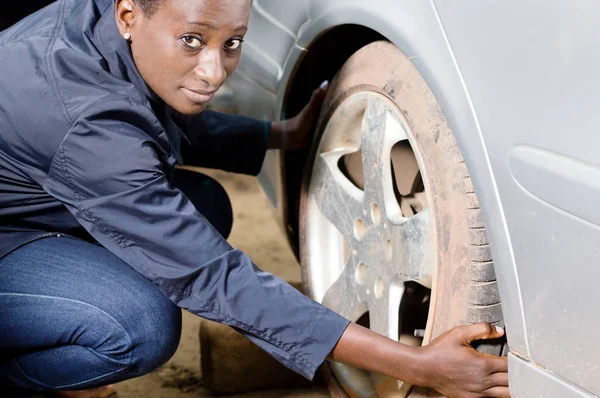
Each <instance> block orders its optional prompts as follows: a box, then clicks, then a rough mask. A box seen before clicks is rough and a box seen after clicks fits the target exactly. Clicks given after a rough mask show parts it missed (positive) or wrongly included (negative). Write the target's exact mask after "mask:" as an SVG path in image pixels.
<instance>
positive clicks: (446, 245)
mask: <svg viewBox="0 0 600 398" xmlns="http://www.w3.org/2000/svg"><path fill="white" fill-rule="evenodd" d="M389 137H391V138H389ZM403 137H405V139H404V138H403ZM397 140H399V141H397ZM408 144H410V145H408ZM398 148H400V152H398V150H397V149H398ZM407 148H408V150H407ZM390 149H393V151H394V154H392V153H391V152H390ZM411 150H412V154H413V155H412V156H414V161H411V160H410V159H409V160H408V161H407V162H404V163H402V162H399V164H400V166H398V167H397V166H396V163H395V161H396V160H397V159H396V158H394V156H395V154H397V153H400V155H398V158H402V156H408V157H407V158H406V159H408V158H410V154H408V153H409V152H411ZM388 152H389V153H388ZM356 154H359V156H358V159H360V160H356V159H357V157H356V156H355V164H356V161H358V163H360V164H361V167H362V170H360V172H359V173H358V174H361V175H362V181H357V180H360V179H361V176H358V177H356V173H357V171H356V167H355V168H354V169H355V170H354V176H353V175H352V172H351V171H349V170H347V168H348V167H347V166H348V163H349V162H351V160H348V159H351V157H352V156H353V155H356ZM407 154H408V155H407ZM415 161H416V163H414V162H415ZM411 162H412V163H411ZM415 164H416V166H415ZM359 168H360V167H359ZM415 168H416V169H415ZM388 169H390V170H391V173H390V170H388ZM406 170H410V172H409V171H406ZM415 170H416V175H415ZM403 173H405V174H406V173H408V174H410V176H408V179H407V178H404V179H403V177H406V176H405V175H404V174H403ZM406 180H408V181H409V183H408V185H407V186H412V188H414V187H415V186H416V185H419V184H420V186H421V188H422V189H423V191H422V192H416V191H415V192H408V190H407V188H406V187H403V188H402V189H401V188H400V185H401V184H405V183H406ZM417 180H419V181H420V183H419V184H417V182H418V181H417ZM373 181H375V182H373ZM403 181H404V182H403ZM361 184H362V186H361ZM411 184H412V185H411ZM361 188H362V189H361ZM412 188H411V189H412ZM378 190H379V191H381V192H380V193H378V192H377V191H378ZM401 190H404V191H406V192H404V194H405V196H406V197H405V196H403V194H402V193H400V192H399V191H401ZM361 192H362V194H361ZM390 195H393V198H392V197H391V196H390ZM416 196H419V197H420V198H421V200H422V201H423V205H422V206H417V207H418V208H419V209H420V210H419V209H417V210H415V208H414V207H412V210H413V212H414V214H412V215H411V216H410V217H409V216H408V215H407V214H408V213H410V211H411V210H410V209H411V207H410V206H408V205H406V203H408V202H406V201H408V200H409V199H410V198H409V197H412V199H410V200H413V199H414V198H415V197H416ZM407 198H409V199H407ZM394 199H395V201H396V203H395V204H394ZM411 206H412V205H411ZM405 207H406V208H408V209H409V210H406V211H405V209H404V208H405ZM421 207H422V209H421ZM403 228H404V229H403ZM336 231H337V232H336ZM398 231H400V232H398ZM398 237H400V238H398ZM300 259H301V264H302V274H303V280H304V284H305V289H306V291H307V293H308V294H309V295H310V296H311V297H313V298H315V299H316V300H317V301H320V302H323V303H324V304H325V305H327V306H329V307H330V308H332V309H333V310H334V311H336V312H339V313H341V314H342V315H343V316H346V317H347V318H349V319H351V320H352V321H355V322H356V321H357V322H359V323H361V322H363V323H364V319H365V317H364V315H365V312H366V311H368V313H369V314H370V315H369V321H368V322H369V324H370V326H371V327H372V328H373V329H374V330H376V331H377V332H379V333H382V334H386V335H388V337H391V338H395V339H401V337H402V336H404V331H403V329H402V330H401V328H400V326H398V331H397V333H396V332H395V330H394V328H395V327H396V326H395V325H394V324H393V323H392V321H391V319H392V318H393V319H396V318H395V308H396V306H399V305H403V306H404V307H406V306H405V305H404V304H403V303H404V301H405V300H407V298H406V295H407V294H408V293H407V292H408V291H411V292H412V294H415V293H414V292H415V286H417V287H419V288H418V289H417V290H419V291H421V292H422V291H424V290H427V288H430V289H431V291H430V293H425V295H423V294H422V295H421V296H419V300H420V301H423V302H425V301H429V302H428V303H427V304H428V305H427V308H426V309H425V311H426V318H425V320H422V321H421V322H422V323H423V322H425V323H424V324H423V325H422V326H423V328H424V333H423V336H422V337H423V339H422V340H418V341H417V342H416V343H415V341H414V339H413V340H411V339H410V338H409V339H408V340H407V341H408V342H409V343H410V344H427V343H428V342H429V341H431V339H433V338H435V337H436V336H438V335H440V334H442V333H443V332H445V331H447V330H449V329H451V328H453V327H455V326H458V325H462V324H469V323H478V322H489V323H492V324H495V325H503V317H502V310H501V303H500V298H499V294H498V287H497V282H496V276H495V272H494V264H493V262H492V256H491V251H490V245H489V242H488V238H487V235H486V230H485V223H484V220H483V217H482V213H481V210H480V207H479V202H478V199H477V195H476V193H475V190H474V187H473V184H472V182H471V178H470V175H469V171H468V170H467V167H466V164H465V161H464V158H463V156H462V154H461V152H460V149H459V147H458V145H457V142H456V139H455V137H454V134H453V132H452V130H451V128H450V126H449V124H448V122H447V120H446V118H445V116H444V114H443V112H442V110H441V107H440V106H439V104H438V102H437V101H436V99H435V97H434V95H433V93H432V92H431V90H430V89H429V87H428V85H427V83H426V82H425V80H424V79H423V77H422V76H421V75H420V74H419V72H418V71H417V69H416V67H415V66H414V65H413V63H412V62H411V60H410V59H409V58H408V57H406V56H405V55H404V54H403V53H402V52H401V51H400V50H399V49H398V48H397V47H395V46H394V45H393V44H391V43H389V42H387V41H378V42H374V43H371V44H369V45H367V46H365V47H363V48H362V49H360V50H359V51H357V52H356V53H355V54H354V55H353V56H352V57H351V58H350V59H348V60H347V62H346V63H345V64H344V66H343V67H342V69H341V70H340V71H339V72H338V73H337V75H336V76H335V78H334V79H333V81H332V82H331V84H330V87H329V89H328V93H327V96H326V99H325V101H324V104H323V106H322V111H321V116H320V120H319V125H318V128H317V133H316V136H315V140H314V142H313V146H312V149H311V155H310V157H309V161H308V166H307V169H306V172H305V175H304V179H303V188H302V195H301V203H300ZM399 264H401V265H399ZM422 286H424V287H425V289H422V288H421V287H422ZM393 291H395V293H393ZM394 294H395V296H394ZM398 294H400V296H401V297H400V299H399V300H400V301H398V297H397V296H398ZM425 296H427V297H425ZM421 299H422V300H421ZM378 307H385V309H381V308H378ZM390 308H391V309H392V310H390ZM404 310H406V308H404ZM386 311H387V313H388V314H392V315H383V317H384V318H386V319H385V321H382V320H380V319H378V318H377V317H378V316H379V314H385V313H386ZM402 311H403V310H402V309H401V308H399V315H398V317H397V319H396V321H397V322H398V323H402V324H403V325H404V324H406V323H411V321H410V319H408V320H407V319H405V317H406V315H405V314H404V313H403V312H402ZM421 311H422V309H421ZM410 316H412V315H410V314H409V315H408V317H409V318H410ZM369 324H367V326H369ZM388 332H389V333H388ZM417 332H419V331H417ZM409 334H410V333H409ZM417 334H418V333H417ZM409 337H410V336H409ZM479 350H480V351H484V352H487V353H492V354H500V353H501V352H502V350H503V343H502V342H498V341H496V342H492V343H487V344H484V345H481V346H480V347H479ZM340 366H341V367H340ZM324 373H325V375H326V379H327V380H328V384H329V388H330V390H331V392H332V394H333V395H334V396H387V395H390V396H408V395H410V396H411V397H413V396H432V395H431V394H432V392H428V391H427V390H425V389H417V390H413V389H412V386H408V385H404V384H403V383H401V382H397V381H395V380H390V379H387V378H384V377H382V376H378V375H370V374H366V373H364V372H362V373H361V372H360V371H357V370H355V369H350V368H349V367H344V366H342V365H339V364H332V366H330V367H327V368H326V369H325V371H324ZM411 391H412V392H411ZM373 394H375V395H373Z"/></svg>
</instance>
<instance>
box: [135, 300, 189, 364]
mask: <svg viewBox="0 0 600 398" xmlns="http://www.w3.org/2000/svg"><path fill="white" fill-rule="evenodd" d="M165 300H166V298H165ZM157 307H158V308H157ZM132 317H134V319H136V318H137V320H138V322H136V324H137V325H138V328H139V329H138V330H137V331H136V332H135V333H133V335H135V339H134V340H133V342H132V343H133V346H132V360H131V367H132V370H133V371H134V372H135V373H136V375H143V374H146V373H149V372H151V371H153V370H154V369H156V368H158V367H160V366H161V365H163V364H165V363H166V362H167V361H168V360H169V359H171V357H172V356H173V355H174V354H175V351H176V350H177V346H178V345H179V340H180V338H181V309H180V308H178V307H177V306H175V305H174V304H172V303H170V302H165V303H160V305H158V306H157V305H151V306H150V308H148V309H146V310H144V313H142V314H140V313H139V312H138V311H136V313H135V314H132Z"/></svg>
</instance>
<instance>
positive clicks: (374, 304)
mask: <svg viewBox="0 0 600 398" xmlns="http://www.w3.org/2000/svg"><path fill="white" fill-rule="evenodd" d="M383 283H386V284H387V282H383ZM377 289H378V288H377V284H376V286H375V292H374V293H375V294H374V295H372V296H371V297H370V299H369V321H370V327H371V330H373V331H375V332H377V333H379V334H382V335H384V336H387V337H389V338H390V339H392V340H396V341H398V338H399V336H398V330H399V326H400V325H399V322H400V319H399V316H398V314H399V309H400V301H401V300H402V295H403V294H404V284H403V283H395V282H392V283H389V284H387V285H386V286H385V287H384V288H383V290H382V292H381V293H380V294H378V292H377Z"/></svg>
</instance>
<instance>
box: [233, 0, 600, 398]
mask: <svg viewBox="0 0 600 398" xmlns="http://www.w3.org/2000/svg"><path fill="white" fill-rule="evenodd" d="M563 3H564V2H563ZM563 3H560V4H562V5H563V6H562V7H558V8H557V9H556V10H554V11H548V10H546V8H551V7H544V10H546V11H547V12H545V13H543V14H540V15H537V16H536V15H535V11H536V4H534V2H532V1H528V2H525V3H516V2H488V1H485V2H478V3H476V4H474V3H473V2H467V1H458V2H448V1H441V0H440V1H435V2H433V1H422V0H404V1H401V2H400V1H387V0H380V1H370V2H364V1H362V0H328V1H321V0H305V1H282V0H270V1H269V0H255V1H254V5H253V12H252V15H253V16H252V21H253V22H251V26H250V31H251V32H252V31H253V29H254V28H255V25H254V23H255V21H261V22H260V24H261V25H264V26H263V27H262V29H261V30H260V32H259V33H256V34H257V35H260V36H261V40H258V39H256V43H262V44H261V45H263V46H265V45H266V44H264V43H265V42H269V43H272V42H274V41H275V38H279V37H280V36H281V37H283V38H282V40H283V41H285V43H286V46H289V48H288V52H287V55H286V56H285V57H283V55H282V54H283V52H281V50H278V51H279V52H277V54H278V57H279V58H277V59H278V60H279V61H278V62H281V64H280V67H281V70H278V71H277V72H276V73H277V76H274V75H272V74H273V73H275V72H274V69H269V70H271V72H269V73H271V75H272V76H270V78H271V79H273V81H277V87H276V88H275V89H274V90H272V91H269V90H270V88H269V87H266V86H264V85H263V86H260V87H262V88H260V89H259V88H258V87H257V84H256V83H257V82H259V81H260V79H258V78H256V77H255V76H259V75H260V74H261V73H264V71H265V70H266V69H268V68H270V67H269V66H267V67H265V68H264V69H263V70H255V69H253V68H258V69H260V66H261V65H263V64H265V65H267V64H268V63H269V62H270V60H269V59H267V58H265V59H264V60H260V59H259V58H255V59H254V60H253V61H252V62H253V63H252V64H251V63H250V61H247V58H246V55H244V59H243V60H242V62H241V65H240V67H241V69H242V73H243V74H246V75H247V77H246V81H247V85H246V87H245V88H242V89H238V87H235V89H236V103H237V104H238V107H239V108H240V110H241V111H242V113H245V114H248V115H250V116H254V117H259V118H265V119H268V118H273V119H277V118H279V117H280V116H281V109H282V108H283V101H284V93H285V89H286V87H287V86H288V84H289V83H290V79H291V77H292V74H293V71H294V69H295V68H296V66H297V63H298V62H299V60H301V58H302V56H303V54H304V53H305V52H306V51H307V50H306V49H307V48H308V49H309V48H310V46H311V43H313V42H314V40H317V39H318V37H319V36H320V35H321V34H322V33H323V32H325V31H327V30H329V29H331V28H333V27H336V26H340V25H344V24H359V25H363V26H367V27H369V28H371V29H374V30H376V31H377V32H379V33H381V34H382V35H384V36H385V37H387V38H388V39H389V40H390V41H392V42H393V43H394V44H396V45H397V46H398V47H399V48H400V49H401V50H402V51H403V52H404V53H405V54H406V55H408V56H409V57H410V58H411V60H412V62H413V64H414V65H415V66H416V67H417V69H418V70H419V72H420V73H421V74H422V75H423V77H424V78H425V80H426V81H427V82H428V84H429V86H430V88H431V90H432V91H433V93H434V95H435V96H436V98H437V100H438V102H439V103H440V105H441V107H442V109H443V110H444V113H445V115H446V117H447V119H448V121H449V123H450V126H451V127H452V129H453V131H454V133H455V135H456V138H457V141H458V143H459V146H460V147H461V150H462V152H463V155H464V157H465V161H466V163H467V166H468V168H469V170H470V173H471V176H472V178H473V182H474V185H475V188H476V191H477V192H478V196H479V198H480V202H481V206H482V210H483V212H484V216H485V220H486V224H487V231H488V236H489V239H490V242H491V246H492V255H493V258H494V262H495V265H496V273H497V277H498V283H499V288H500V296H501V299H502V303H503V312H504V317H505V323H506V327H507V330H508V338H509V344H510V347H511V350H513V351H514V352H515V353H518V357H519V358H528V359H530V360H532V361H534V362H536V363H538V364H540V365H541V366H543V368H545V369H548V371H547V372H546V371H544V369H542V370H540V371H539V372H533V373H532V377H533V378H535V380H533V379H532V380H528V379H526V378H515V379H514V383H515V384H514V385H513V387H511V388H513V389H514V391H532V390H529V389H528V388H529V384H531V385H536V383H539V382H540V380H543V383H545V384H544V385H550V384H552V383H556V384H557V385H563V384H564V383H566V382H567V381H568V382H571V383H575V384H577V385H579V386H582V387H583V388H585V389H587V390H588V391H591V392H593V393H595V394H598V393H600V385H599V384H598V383H599V381H598V379H599V378H597V377H594V375H597V374H598V373H599V369H598V365H599V360H598V358H600V352H599V351H598V350H600V344H598V338H595V337H594V334H595V330H596V328H597V327H598V326H600V322H599V321H597V320H594V319H592V318H591V317H590V316H589V314H590V308H596V307H597V306H598V304H600V303H599V298H600V293H599V292H600V290H598V289H595V290H594V289H593V284H594V281H595V278H594V275H596V276H597V273H598V272H599V271H598V266H597V265H598V263H599V260H600V255H599V254H598V250H599V249H598V246H599V245H598V244H597V242H600V239H599V238H600V236H598V231H599V229H598V227H597V226H596V225H594V223H593V221H595V220H598V217H599V214H600V213H599V210H597V209H594V207H593V205H592V203H594V202H597V200H596V201H593V197H589V198H588V199H589V200H587V201H586V202H584V207H583V208H582V207H581V206H577V205H573V203H576V199H578V198H576V196H575V197H574V198H573V202H569V201H568V200H567V199H568V198H565V197H564V195H562V196H561V194H560V192H555V191H552V190H551V189H550V190H549V189H548V188H547V187H545V186H543V187H542V188H540V187H539V184H536V181H537V180H535V179H533V180H532V179H531V178H529V176H531V175H533V173H535V172H536V171H537V172H539V173H541V174H540V175H541V176H545V177H544V178H546V177H547V176H550V175H553V176H556V175H562V177H563V179H562V180H561V181H562V182H561V184H560V185H559V186H557V188H559V189H563V190H564V189H567V188H568V187H572V186H573V184H575V185H576V186H580V185H578V184H580V183H581V182H582V179H581V178H580V179H579V180H578V179H577V175H581V173H582V172H583V173H588V175H591V176H595V175H596V174H594V173H596V172H597V168H596V167H597V165H598V161H597V160H596V159H595V158H594V152H595V151H597V148H598V147H599V146H598V144H599V143H600V142H598V141H599V140H600V134H596V136H595V137H594V134H593V132H592V129H593V127H594V126H597V125H598V123H597V122H598V120H597V119H598V117H600V116H593V115H594V114H593V108H594V106H595V105H598V103H597V102H598V101H599V100H597V99H595V98H593V94H594V90H593V88H597V87H598V76H599V75H598V74H597V73H596V74H595V75H594V73H593V71H594V70H599V69H600V68H598V66H600V65H598V63H599V62H600V57H598V56H595V57H594V56H591V55H590V52H589V51H591V50H586V48H590V49H591V48H598V44H599V43H598V37H600V36H599V35H597V34H596V33H597V29H596V30H595V29H594V26H593V21H597V20H598V18H597V17H598V15H597V14H598V11H599V10H600V7H598V6H593V4H592V2H591V1H582V0H578V1H575V2H572V3H564V4H563ZM556 4H558V2H556ZM582 4H583V5H588V6H590V7H592V8H593V10H592V11H594V12H590V13H589V15H587V16H586V17H583V18H582V22H583V24H582V25H581V29H579V28H577V17H578V15H579V13H578V12H576V11H577V9H578V7H581V5H582ZM537 7H538V8H539V4H538V5H537ZM511 10H519V12H518V13H511ZM256 13H261V14H262V18H261V19H258V18H255V17H254V15H255V14H256ZM562 13H565V15H567V16H568V18H567V20H562V21H561V22H560V23H559V19H558V18H559V16H560V15H561V14H562ZM264 14H269V15H268V16H265V15H264ZM288 14H292V15H288ZM515 15H517V17H515ZM540 19H543V21H542V22H543V23H540V24H539V26H537V27H536V29H533V28H531V21H532V20H535V21H536V22H538V21H539V20H540ZM273 20H276V21H278V22H273ZM506 21H511V22H510V29H509V30H508V31H507V29H506V26H505V25H506ZM557 24H558V25H557ZM561 24H563V25H561ZM265 26H267V27H268V28H269V29H266V28H265ZM556 26H562V27H563V28H564V29H562V30H560V32H559V33H556V32H554V29H555V27H556ZM255 32H256V31H255ZM594 34H595V38H594ZM292 35H294V36H295V38H294V40H293V42H290V40H289V38H290V37H291V36H292ZM546 35H550V36H552V35H554V36H552V38H549V37H548V36H546ZM267 37H268V40H267ZM254 40H255V39H254V37H249V39H248V41H251V42H254ZM269 46H270V45H269ZM246 50H247V48H245V49H244V51H246ZM263 50H264V51H268V49H267V48H266V49H263ZM274 53H275V52H274ZM558 55H559V57H558V58H560V59H559V60H558V62H557V60H556V59H555V58H554V57H553V56H558ZM269 57H270V58H273V55H269ZM282 58H285V59H283V60H282ZM506 59H511V60H515V61H514V62H506ZM517 60H525V61H518V62H517ZM590 61H591V62H590ZM586 62H587V63H588V64H586ZM246 64H247V65H248V67H247V68H246V69H244V65H246ZM250 65H252V68H251V67H250ZM547 70H549V74H548V75H547V76H545V77H544V76H541V75H542V74H540V71H547ZM236 74H237V73H236ZM581 76H590V78H591V80H592V81H591V82H590V81H589V80H588V83H589V84H588V85H587V86H586V79H582V78H581ZM548 79H550V81H551V84H548ZM261 90H262V91H264V92H269V93H270V94H272V97H270V98H269V100H268V101H267V102H264V103H261V101H262V100H261V97H262V96H263V94H259V92H260V91H261ZM517 93H518V95H516V94H517ZM565 93H566V94H568V95H567V96H566V97H564V96H563V97H561V94H565ZM515 97H516V98H517V100H516V99H515ZM574 99H580V100H581V101H579V102H583V104H582V105H581V106H580V104H579V103H577V104H574V103H573V100H574ZM575 102H578V101H575ZM244 107H248V108H252V109H248V112H246V111H245V110H244ZM599 115H600V114H599ZM574 128H577V132H576V133H575V132H574ZM568 137H574V138H575V140H571V139H568ZM584 138H585V139H586V140H587V141H585V143H584V142H583V139H584ZM587 143H589V145H588V144H587ZM540 151H542V152H540ZM540 153H542V154H541V155H540ZM565 157H566V160H565ZM549 158H550V160H548V159H549ZM557 159H558V160H557ZM561 161H564V162H567V163H568V165H569V166H565V167H561V165H562V163H560V162H561ZM281 165H282V163H281V158H280V156H279V155H278V154H277V152H276V151H275V152H273V153H272V154H270V155H269V156H268V158H267V159H266V161H265V165H264V167H263V172H262V173H261V176H260V178H261V182H262V183H263V185H264V186H265V190H266V191H267V194H268V195H269V197H270V198H271V200H273V202H274V203H275V204H276V206H277V208H278V209H279V210H280V211H283V208H284V207H285V203H284V201H285V197H284V195H283V188H282V186H283V183H284V181H283V178H282V175H281V174H282V173H281ZM540 170H542V171H540ZM561 170H562V171H564V173H563V174H560V171H561ZM582 170H583V171H582ZM544 173H545V174H544ZM583 181H587V180H583ZM583 186H584V188H582V189H583V191H582V192H584V193H586V194H587V195H588V196H589V195H593V194H596V198H597V194H598V190H597V188H598V185H597V183H596V184H594V183H588V184H583ZM579 199H580V198H579ZM582 209H585V211H583V210H582ZM582 212H583V218H582ZM586 217H591V218H592V222H590V220H589V219H586ZM552 237H554V239H555V241H552V242H548V240H547V239H552ZM511 238H512V239H511ZM594 242H596V243H594ZM559 281H561V283H559ZM565 282H566V283H565ZM586 304H587V305H586ZM584 351H585V352H584ZM514 358H517V357H513V360H511V363H513V364H514V363H515V361H522V360H521V359H514ZM520 396H527V395H520ZM564 396H573V397H575V396H580V395H573V394H572V395H564Z"/></svg>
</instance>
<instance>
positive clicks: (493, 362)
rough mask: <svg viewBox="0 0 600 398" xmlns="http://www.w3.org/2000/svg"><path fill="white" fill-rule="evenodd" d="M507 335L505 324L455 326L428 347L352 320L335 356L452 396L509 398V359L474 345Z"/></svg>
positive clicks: (464, 397)
mask: <svg viewBox="0 0 600 398" xmlns="http://www.w3.org/2000/svg"><path fill="white" fill-rule="evenodd" d="M503 335H504V330H502V329H501V328H495V327H493V326H491V325H489V324H487V323H479V324H477V325H470V326H459V327H457V328H455V329H452V330H450V331H448V332H446V333H444V334H442V335H441V336H439V337H438V338H436V339H434V340H433V341H431V343H430V344H429V345H427V346H423V347H412V346H408V345H404V344H401V343H398V342H397V341H394V340H391V339H389V338H387V337H385V336H382V335H380V334H377V333H375V332H373V331H372V330H369V329H367V328H364V327H362V326H360V325H357V324H355V323H351V324H350V325H349V326H348V328H347V329H346V331H345V332H344V334H343V335H342V337H341V338H340V340H339V341H338V343H337V345H336V346H335V347H334V349H333V350H332V352H331V354H330V355H329V359H330V360H333V361H337V362H342V363H346V364H348V365H351V366H355V367H357V368H361V369H365V370H369V371H372V372H377V373H381V374H384V375H387V376H390V377H393V378H396V379H398V380H402V381H404V382H407V383H409V384H413V385H418V386H423V387H430V388H433V389H435V390H437V391H439V392H440V393H442V394H444V395H445V396H447V397H449V398H480V397H498V398H507V397H509V396H510V395H509V392H508V361H507V359H506V358H503V357H497V356H494V355H488V354H482V353H479V352H477V351H476V350H475V349H474V348H473V347H471V345H470V344H471V343H472V342H473V341H475V340H485V339H497V338H500V337H502V336H503Z"/></svg>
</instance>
